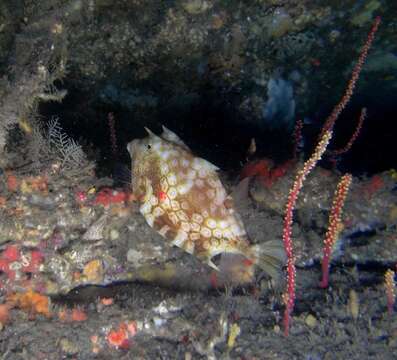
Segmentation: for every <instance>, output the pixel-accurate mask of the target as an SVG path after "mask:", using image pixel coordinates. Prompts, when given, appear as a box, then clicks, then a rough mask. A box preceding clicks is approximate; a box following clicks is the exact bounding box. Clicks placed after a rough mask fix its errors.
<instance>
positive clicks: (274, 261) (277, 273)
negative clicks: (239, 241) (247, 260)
mask: <svg viewBox="0 0 397 360" xmlns="http://www.w3.org/2000/svg"><path fill="white" fill-rule="evenodd" d="M251 253H252V260H253V261H254V263H255V264H256V265H257V266H258V267H260V268H261V269H262V270H263V271H264V272H266V273H267V274H268V275H270V276H271V277H272V278H273V279H274V281H275V282H278V281H280V280H281V278H282V275H283V266H284V265H285V263H286V259H287V258H286V255H285V251H284V246H283V243H282V242H281V241H278V240H272V241H267V242H265V243H262V244H257V245H253V246H252V247H251Z"/></svg>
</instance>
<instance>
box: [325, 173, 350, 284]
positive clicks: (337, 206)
mask: <svg viewBox="0 0 397 360" xmlns="http://www.w3.org/2000/svg"><path fill="white" fill-rule="evenodd" d="M351 182H352V176H351V175H350V174H346V175H343V176H342V178H341V180H340V181H339V183H338V186H337V188H336V190H335V195H334V200H333V203H332V209H331V212H330V215H329V224H328V230H327V234H326V235H325V240H324V249H323V251H324V255H323V261H322V270H323V278H322V280H321V283H320V287H322V288H326V287H328V277H329V262H330V260H331V255H332V250H333V248H334V245H335V243H336V240H337V239H338V235H339V232H340V230H341V226H342V223H341V217H342V209H343V205H344V203H345V199H346V195H347V192H348V191H349V187H350V184H351Z"/></svg>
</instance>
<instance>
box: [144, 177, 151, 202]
mask: <svg viewBox="0 0 397 360" xmlns="http://www.w3.org/2000/svg"><path fill="white" fill-rule="evenodd" d="M152 195H153V186H152V182H151V181H150V180H149V179H147V178H146V179H145V195H144V197H143V202H147V201H149V200H150V198H151V197H152Z"/></svg>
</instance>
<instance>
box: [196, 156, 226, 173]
mask: <svg viewBox="0 0 397 360" xmlns="http://www.w3.org/2000/svg"><path fill="white" fill-rule="evenodd" d="M192 167H193V169H195V170H200V169H205V170H206V171H207V172H208V173H211V172H213V171H217V170H219V168H218V167H217V166H216V165H214V164H212V163H210V162H209V161H207V160H205V159H203V158H199V157H195V158H194V159H193V160H192Z"/></svg>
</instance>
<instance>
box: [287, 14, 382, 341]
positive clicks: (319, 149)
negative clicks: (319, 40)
mask: <svg viewBox="0 0 397 360" xmlns="http://www.w3.org/2000/svg"><path fill="white" fill-rule="evenodd" d="M379 24H380V17H377V18H376V19H375V21H374V23H373V25H372V28H371V31H370V32H369V34H368V38H367V41H366V42H365V44H364V46H363V48H362V50H361V53H360V56H359V58H358V61H357V63H356V65H355V66H354V69H353V72H352V76H351V78H350V80H349V83H348V85H347V88H346V90H345V93H344V95H343V97H342V99H341V100H340V102H339V103H338V104H337V105H336V106H335V108H334V109H333V111H332V113H331V114H330V116H329V117H328V118H327V120H326V121H325V123H324V126H323V129H322V131H321V134H320V141H319V143H318V145H317V146H316V148H315V150H314V152H313V154H312V156H311V157H310V158H309V160H307V161H306V162H305V164H304V165H303V168H302V170H300V171H299V172H298V174H297V175H296V178H295V181H294V184H293V185H292V188H291V190H290V193H289V196H288V200H287V206H286V210H285V217H284V228H283V241H284V248H285V251H286V254H287V258H288V259H287V291H286V292H285V293H284V295H283V299H284V303H285V311H284V334H285V335H286V336H288V334H289V327H290V322H291V313H292V311H293V309H294V304H295V277H296V269H295V256H294V253H293V246H292V238H291V235H292V223H293V211H294V208H295V204H296V201H297V199H298V195H299V192H300V191H301V189H302V186H303V182H304V180H305V179H306V177H307V175H308V174H309V173H310V172H311V170H312V169H313V168H314V166H315V165H316V163H317V161H318V160H320V158H321V156H322V155H323V154H324V152H325V150H326V149H327V146H328V143H329V141H330V139H331V137H332V129H333V127H334V124H335V121H336V120H337V118H338V117H339V115H340V113H341V112H342V110H343V109H344V108H345V107H346V105H347V103H348V102H349V100H350V98H351V96H352V95H353V91H354V88H355V85H356V82H357V80H358V78H359V75H360V72H361V69H362V67H363V65H364V62H365V59H366V57H367V55H368V51H369V49H370V47H371V45H372V42H373V40H374V37H375V33H376V31H377V30H378V27H379Z"/></svg>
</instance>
